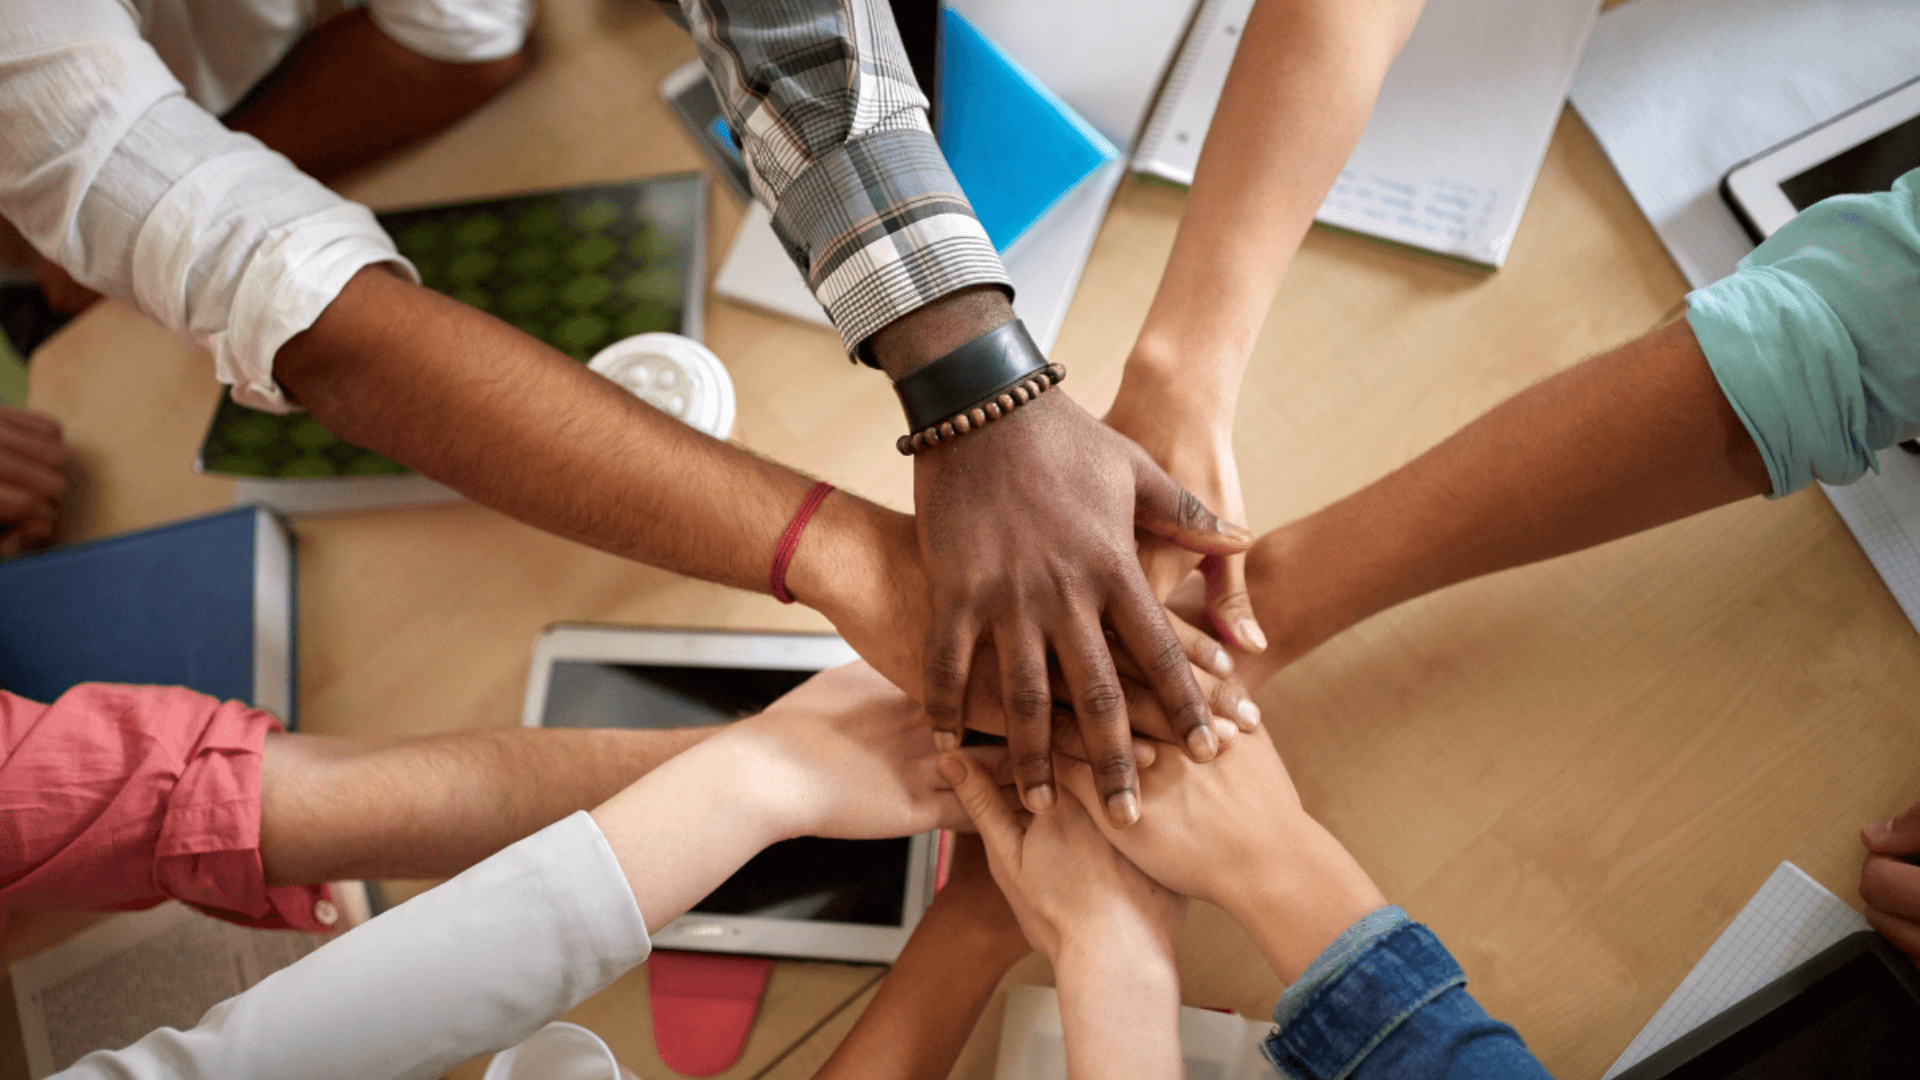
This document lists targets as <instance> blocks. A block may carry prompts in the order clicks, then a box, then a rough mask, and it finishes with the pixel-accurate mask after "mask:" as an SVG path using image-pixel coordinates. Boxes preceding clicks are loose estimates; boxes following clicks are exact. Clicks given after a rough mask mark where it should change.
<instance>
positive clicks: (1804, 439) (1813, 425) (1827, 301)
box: [1687, 170, 1920, 497]
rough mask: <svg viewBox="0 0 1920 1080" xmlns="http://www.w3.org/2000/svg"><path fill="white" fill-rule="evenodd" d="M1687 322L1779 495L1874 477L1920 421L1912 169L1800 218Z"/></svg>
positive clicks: (1701, 302) (1917, 217)
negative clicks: (1818, 483)
mask: <svg viewBox="0 0 1920 1080" xmlns="http://www.w3.org/2000/svg"><path fill="white" fill-rule="evenodd" d="M1687 322H1688V324H1689V325H1691V326H1692V327H1693V332H1694V336H1695V337H1696V338H1698V339H1699V341H1700V347H1701V349H1702V350H1704V351H1705V352H1706V355H1707V363H1708V364H1709V365H1711V366H1712V368H1713V374H1714V378H1716V379H1717V380H1719V383H1720V389H1721V390H1722V391H1724V392H1725V393H1726V395H1727V400H1728V401H1729V402H1730V403H1731V404H1732V405H1733V409H1734V412H1736V413H1737V414H1739V416H1740V420H1741V422H1742V423H1744V424H1745V425H1746V428H1747V432H1748V434H1750V435H1752V436H1753V441H1754V444H1755V445H1756V446H1758V447H1759V449H1760V455H1761V457H1762V458H1763V459H1764V460H1765V461H1766V464H1767V475H1768V476H1769V477H1770V478H1771V479H1772V481H1773V495H1774V496H1776V497H1778V496H1781V495H1786V494H1789V493H1791V492H1793V491H1796V490H1798V489H1800V488H1802V487H1805V486H1806V485H1807V484H1808V483H1809V482H1811V481H1813V480H1815V479H1818V480H1822V481H1824V482H1826V483H1829V484H1849V483H1852V482H1853V481H1855V480H1857V479H1859V478H1860V476H1861V474H1862V473H1865V472H1866V471H1867V470H1868V469H1874V470H1875V471H1878V469H1879V460H1878V458H1877V457H1876V456H1875V451H1878V450H1884V449H1886V448H1887V447H1888V446H1890V445H1892V444H1893V443H1894V442H1895V441H1896V440H1897V439H1899V438H1901V437H1903V436H1905V435H1907V434H1910V433H1911V432H1912V431H1913V430H1914V427H1915V425H1916V424H1917V423H1920V170H1915V171H1913V172H1910V173H1908V174H1907V175H1905V176H1903V177H1901V178H1900V180H1899V182H1898V183H1896V184H1894V186H1893V190H1891V191H1883V192H1880V193H1878V194H1873V195H1842V196H1838V197H1835V198H1832V199H1827V200H1825V201H1824V202H1820V203H1816V204H1815V205H1813V206H1811V207H1808V208H1807V210H1806V211H1805V212H1803V213H1802V214H1800V216H1798V217H1796V218H1794V219H1793V220H1792V221H1791V222H1788V223H1787V224H1786V225H1785V226H1783V227H1782V228H1781V229H1780V231H1779V232H1777V233H1775V234H1774V235H1773V236H1772V237H1770V238H1768V240H1767V242H1766V243H1764V244H1761V245H1760V246H1759V247H1758V248H1756V249H1754V252H1753V254H1751V255H1748V256H1747V257H1746V258H1745V259H1742V260H1741V261H1740V268H1739V270H1738V271H1737V272H1736V273H1734V274H1733V276H1731V277H1728V278H1725V279H1723V280H1721V281H1718V282H1715V283H1714V284H1712V285H1709V286H1707V287H1706V288H1704V289H1700V290H1698V291H1696V292H1694V293H1692V294H1691V295H1689V296H1688V297H1687Z"/></svg>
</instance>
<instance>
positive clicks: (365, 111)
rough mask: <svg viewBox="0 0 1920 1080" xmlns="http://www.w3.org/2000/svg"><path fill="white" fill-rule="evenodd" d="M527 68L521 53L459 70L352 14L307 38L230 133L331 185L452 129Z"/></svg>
mask: <svg viewBox="0 0 1920 1080" xmlns="http://www.w3.org/2000/svg"><path fill="white" fill-rule="evenodd" d="M524 68H525V60H524V58H523V56H522V54H519V53H515V54H514V55H512V56H509V57H505V58H503V59H500V60H491V61H484V62H480V63H472V64H456V63H448V62H445V61H440V60H434V59H430V58H428V57H425V56H422V55H420V54H419V53H416V52H414V51H413V50H411V49H409V48H407V47H406V46H405V45H402V44H400V43H399V42H397V41H395V40H393V39H392V38H390V37H388V36H387V35H386V33H385V32H383V31H382V30H381V29H380V28H379V27H378V26H376V25H375V24H374V22H373V19H372V17H371V16H369V15H368V14H367V13H366V12H365V11H349V12H347V13H345V14H343V15H340V16H338V17H336V18H333V19H329V20H328V21H327V22H325V23H323V24H321V25H320V26H318V27H316V28H315V29H314V30H313V32H312V33H309V34H308V35H307V36H306V37H305V38H303V39H301V41H300V43H299V45H298V46H297V47H296V50H295V52H294V54H293V56H292V58H291V59H289V60H288V61H287V65H286V68H285V71H284V72H283V73H282V74H281V77H280V81H279V82H278V83H276V84H275V85H274V86H273V87H272V88H271V89H269V90H268V91H267V92H266V93H264V94H262V95H261V96H260V98H259V99H258V100H257V101H254V102H253V103H252V104H250V105H249V106H247V108H246V109H244V110H243V111H242V112H240V113H238V114H236V115H234V116H232V117H229V118H228V126H229V127H231V128H233V129H234V130H235V131H243V132H246V133H247V134H249V135H252V136H254V137H256V138H258V139H259V140H260V141H261V142H264V143H266V144H267V145H268V146H269V147H272V148H273V149H275V150H277V151H279V152H280V153H282V154H285V155H286V156H287V157H288V158H290V159H291V160H292V161H293V163H294V164H295V165H297V166H299V168H300V170H301V171H302V172H305V173H306V174H307V175H309V176H312V177H315V178H316V179H319V180H320V181H322V182H331V181H333V180H334V179H336V178H338V177H340V176H343V175H345V174H347V173H349V172H352V171H353V170H355V169H358V168H360V167H361V166H363V165H368V164H371V163H372V162H374V161H378V160H379V159H381V158H383V157H386V156H387V155H389V154H392V153H395V152H396V151H399V150H402V149H405V148H406V147H407V146H410V145H412V144H413V143H415V142H418V141H419V140H421V139H423V138H425V137H427V136H428V135H431V134H433V133H434V132H437V131H439V130H441V129H442V128H445V127H447V126H449V125H451V124H453V123H454V122H455V121H457V120H459V119H460V118H461V117H464V116H465V115H467V114H468V113H470V112H472V111H473V110H474V109H476V108H479V107H480V106H481V105H482V104H484V103H485V102H486V101H487V99H489V98H491V97H492V96H493V95H494V94H496V93H498V92H499V91H500V90H501V89H502V88H504V87H505V86H506V85H507V84H508V83H510V82H512V81H513V80H514V79H515V78H517V77H518V76H519V74H520V72H521V71H522V70H524Z"/></svg>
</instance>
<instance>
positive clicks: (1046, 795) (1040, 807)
mask: <svg viewBox="0 0 1920 1080" xmlns="http://www.w3.org/2000/svg"><path fill="white" fill-rule="evenodd" d="M1027 809H1029V810H1031V811H1033V812H1034V813H1036V814H1044V813H1046V812H1047V811H1049V810H1051V809H1053V785H1052V784H1035V785H1033V786H1032V787H1030V788H1028V789H1027Z"/></svg>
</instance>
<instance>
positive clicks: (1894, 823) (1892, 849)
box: [1860, 803, 1920, 858]
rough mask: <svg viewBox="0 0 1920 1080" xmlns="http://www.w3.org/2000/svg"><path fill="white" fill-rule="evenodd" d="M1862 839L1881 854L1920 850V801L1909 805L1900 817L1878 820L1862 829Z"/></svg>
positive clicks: (1910, 853)
mask: <svg viewBox="0 0 1920 1080" xmlns="http://www.w3.org/2000/svg"><path fill="white" fill-rule="evenodd" d="M1860 839H1861V840H1863V841H1865V842H1866V845H1867V849H1868V850H1869V851H1873V852H1876V853H1878V854H1881V855H1892V856H1895V857H1896V858H1897V857H1899V856H1901V855H1912V854H1915V853H1917V852H1920V803H1915V804H1914V805H1912V806H1909V807H1907V809H1906V812H1905V813H1903V814H1901V815H1900V816H1899V817H1895V818H1889V819H1888V820H1886V821H1876V822H1874V823H1873V824H1871V825H1869V826H1867V827H1866V828H1864V829H1861V830H1860Z"/></svg>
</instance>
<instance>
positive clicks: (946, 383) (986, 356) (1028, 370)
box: [893, 319, 1067, 454]
mask: <svg viewBox="0 0 1920 1080" xmlns="http://www.w3.org/2000/svg"><path fill="white" fill-rule="evenodd" d="M1066 375H1067V373H1066V369H1065V368H1062V367H1061V366H1060V365H1058V364H1049V363H1047V358H1046V356H1045V355H1044V354H1042V353H1041V352H1040V346H1038V345H1036V344H1034V341H1033V338H1032V337H1031V336H1030V335H1029V334H1028V333H1027V328H1026V326H1025V324H1023V323H1022V322H1021V321H1020V320H1019V319H1015V320H1013V321H1012V322H1009V323H1006V324H1004V325H1001V326H999V327H996V328H995V329H992V330H989V331H987V332H986V333H984V334H982V335H980V336H979V337H977V338H974V339H973V340H972V341H969V342H967V343H966V344H965V345H962V346H960V347H959V348H957V349H955V350H953V351H952V352H950V353H948V354H947V355H945V356H943V357H941V358H940V359H938V360H935V361H934V362H933V363H931V364H928V365H926V366H925V367H923V368H920V369H919V370H918V371H915V372H913V373H911V374H909V375H906V376H905V377H903V378H901V379H900V380H899V381H898V382H896V383H894V384H893V392H894V393H896V394H898V395H899V396H900V406H901V408H903V409H905V410H906V413H907V427H908V434H906V435H902V436H901V437H900V441H899V443H898V444H896V445H897V446H898V448H899V450H900V452H901V453H903V454H912V453H915V452H917V451H920V450H924V449H926V448H927V447H929V446H937V445H939V444H940V442H941V441H943V439H951V438H954V437H955V436H957V435H964V434H966V433H967V432H968V431H971V430H972V429H973V428H975V427H979V426H982V425H984V424H986V423H989V422H991V421H993V420H998V419H999V418H1000V417H1001V416H1004V415H1005V414H1006V413H1008V412H1011V411H1012V410H1013V409H1015V408H1018V407H1019V406H1021V405H1024V404H1026V403H1027V402H1028V401H1030V400H1032V398H1034V397H1035V396H1037V395H1039V394H1041V393H1043V392H1044V391H1046V390H1047V389H1048V388H1049V387H1051V386H1053V385H1055V384H1057V383H1059V382H1060V380H1062V379H1064V378H1066Z"/></svg>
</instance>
